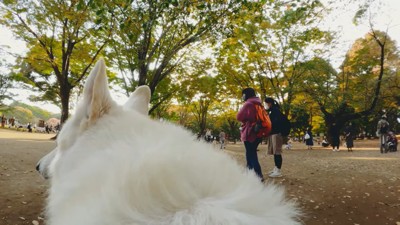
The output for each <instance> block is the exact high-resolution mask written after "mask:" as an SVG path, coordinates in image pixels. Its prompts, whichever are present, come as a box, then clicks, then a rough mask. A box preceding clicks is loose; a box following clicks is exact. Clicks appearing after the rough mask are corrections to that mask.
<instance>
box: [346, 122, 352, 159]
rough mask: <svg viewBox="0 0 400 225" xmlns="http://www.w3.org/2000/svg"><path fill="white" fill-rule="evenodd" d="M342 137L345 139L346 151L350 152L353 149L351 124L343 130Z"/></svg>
mask: <svg viewBox="0 0 400 225" xmlns="http://www.w3.org/2000/svg"><path fill="white" fill-rule="evenodd" d="M344 136H345V138H346V147H347V151H348V152H352V151H353V147H354V142H353V139H354V129H353V125H352V124H351V123H349V125H348V126H347V127H346V128H345V129H344Z"/></svg>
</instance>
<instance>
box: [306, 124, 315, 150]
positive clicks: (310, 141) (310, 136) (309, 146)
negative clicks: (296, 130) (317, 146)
mask: <svg viewBox="0 0 400 225" xmlns="http://www.w3.org/2000/svg"><path fill="white" fill-rule="evenodd" d="M307 134H308V138H305V142H306V145H307V149H312V146H314V140H313V139H314V137H313V134H312V132H311V127H308V128H307V130H306V136H307Z"/></svg>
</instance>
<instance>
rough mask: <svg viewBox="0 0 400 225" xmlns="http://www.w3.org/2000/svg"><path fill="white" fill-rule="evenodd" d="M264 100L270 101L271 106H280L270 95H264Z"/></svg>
mask: <svg viewBox="0 0 400 225" xmlns="http://www.w3.org/2000/svg"><path fill="white" fill-rule="evenodd" d="M264 101H265V103H270V104H272V106H276V107H278V108H280V105H279V103H278V102H277V101H276V100H275V99H273V98H271V97H266V98H265V100H264Z"/></svg>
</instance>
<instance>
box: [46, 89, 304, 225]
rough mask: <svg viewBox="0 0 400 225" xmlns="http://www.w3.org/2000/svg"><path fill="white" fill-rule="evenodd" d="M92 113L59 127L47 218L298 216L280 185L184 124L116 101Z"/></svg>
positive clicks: (153, 220)
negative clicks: (158, 118) (153, 117)
mask: <svg viewBox="0 0 400 225" xmlns="http://www.w3.org/2000/svg"><path fill="white" fill-rule="evenodd" d="M85 89H86V87H85ZM147 103H148V100H147ZM141 104H142V103H141V102H140V100H138V99H136V100H133V101H132V105H133V106H135V107H139V106H141ZM111 105H112V104H111ZM135 107H133V108H135ZM145 111H146V112H147V110H145ZM81 112H82V113H81V114H82V115H81V117H82V118H85V113H87V112H89V114H91V113H92V112H93V109H89V110H87V109H84V110H81ZM78 115H79V110H78ZM95 117H96V118H94V119H95V123H91V122H90V119H91V118H90V116H89V118H88V119H87V121H86V120H85V121H86V122H82V121H80V120H77V119H73V120H72V121H70V122H69V124H68V125H66V126H65V127H64V129H65V130H64V129H63V131H62V132H63V134H60V136H61V137H60V140H59V141H58V142H59V145H60V148H63V150H60V149H58V151H57V152H56V153H54V155H55V156H54V159H52V160H51V161H52V162H51V163H50V166H49V167H50V168H51V176H52V181H51V190H50V196H49V200H48V206H47V212H48V214H47V215H48V221H49V224H51V225H64V224H74V225H79V224H85V225H92V224H93V225H94V224H96V225H99V224H100V225H101V224H104V225H106V224H107V225H109V224H124V225H125V224H129V225H133V224H154V225H156V224H157V225H164V224H170V225H183V224H184V225H205V224H210V225H213V224H218V225H225V224H226V225H235V224H246V225H250V224H254V225H261V224H270V225H283V224H287V225H297V224H300V223H298V222H297V220H296V217H297V216H298V211H297V210H296V208H295V207H294V206H293V204H292V203H290V202H287V201H285V199H284V194H283V191H282V189H280V188H278V187H277V186H273V185H264V184H262V183H261V182H260V181H259V179H258V178H257V177H256V176H255V174H254V172H252V171H247V170H245V169H244V168H243V167H242V166H240V165H238V164H237V162H236V161H235V160H233V159H231V158H230V157H229V156H228V155H226V154H225V153H223V152H221V151H216V150H215V149H213V148H212V146H211V145H209V144H205V143H203V142H199V141H195V139H196V138H195V137H194V136H193V135H192V134H190V133H189V132H187V131H186V130H184V129H182V128H180V127H177V126H175V125H172V124H168V123H160V122H157V121H153V120H151V119H149V118H148V117H147V116H146V115H145V113H144V111H141V110H127V109H123V108H122V107H118V106H111V107H110V109H109V110H108V111H107V113H105V114H102V115H98V114H95ZM74 129H76V131H75V132H77V133H78V134H75V133H74ZM71 137H72V139H73V140H69V139H70V138H71ZM64 138H65V140H64ZM52 157H53V156H52ZM48 158H50V157H48ZM43 161H44V162H43V164H45V162H47V161H50V160H48V159H44V160H43Z"/></svg>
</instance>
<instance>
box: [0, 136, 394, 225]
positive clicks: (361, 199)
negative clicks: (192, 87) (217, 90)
mask: <svg viewBox="0 0 400 225" xmlns="http://www.w3.org/2000/svg"><path fill="white" fill-rule="evenodd" d="M52 136H53V135H47V134H32V133H21V132H14V131H8V130H4V129H0V166H1V168H0V224H1V225H3V224H4V225H19V224H44V222H43V215H42V210H43V205H44V199H45V196H46V188H47V182H46V181H45V180H43V179H42V178H41V177H40V176H39V174H38V173H37V172H36V171H35V166H36V163H37V161H38V160H39V159H40V158H41V157H42V156H43V155H45V154H46V153H47V152H48V151H50V150H51V149H52V148H54V146H55V144H54V142H53V141H50V140H49V138H50V137H52ZM355 146H356V148H355V149H354V152H347V151H343V150H342V151H340V152H332V151H331V150H330V149H328V148H321V147H319V148H318V147H316V148H314V150H305V146H304V145H303V144H301V143H295V144H294V145H293V149H292V150H285V152H284V156H283V160H284V161H283V173H284V176H283V177H282V178H275V179H270V180H268V182H274V183H278V184H281V185H282V186H284V187H285V188H286V190H287V193H288V197H290V198H292V199H295V200H296V201H297V202H298V203H299V204H300V206H301V207H302V208H303V209H304V211H305V213H306V216H305V217H304V218H303V222H304V224H306V225H320V224H338V225H357V224H358V225H385V224H388V225H400V153H399V152H396V153H388V154H380V153H379V151H378V148H377V147H376V146H378V142H377V141H356V142H355ZM265 149H266V145H261V146H260V151H259V159H260V162H261V165H262V169H263V172H264V173H267V172H268V171H269V170H270V169H272V167H273V159H272V157H270V156H266V155H265ZM225 151H226V152H227V153H228V154H231V155H232V156H234V157H235V158H236V159H237V160H238V161H239V162H241V163H242V164H245V160H244V147H243V145H242V144H236V145H228V146H227V148H226V150H225Z"/></svg>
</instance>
